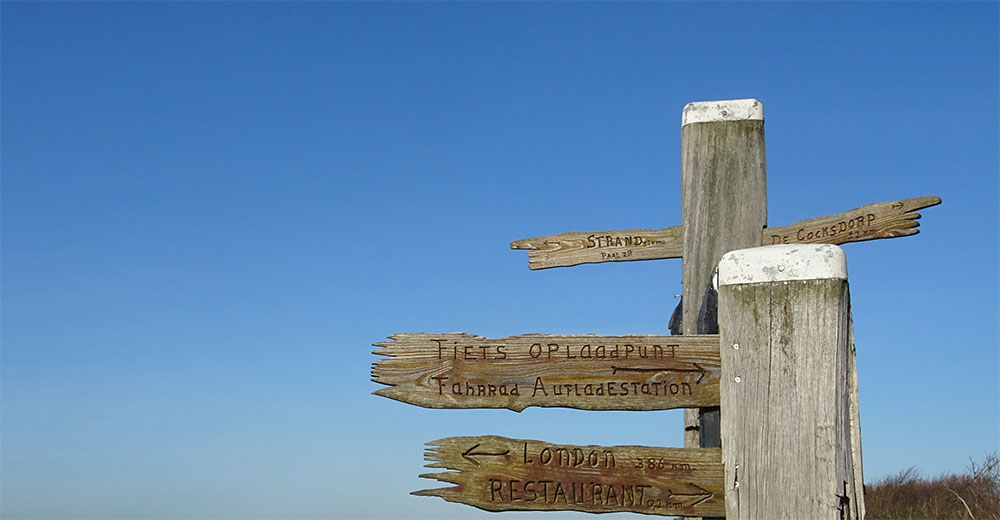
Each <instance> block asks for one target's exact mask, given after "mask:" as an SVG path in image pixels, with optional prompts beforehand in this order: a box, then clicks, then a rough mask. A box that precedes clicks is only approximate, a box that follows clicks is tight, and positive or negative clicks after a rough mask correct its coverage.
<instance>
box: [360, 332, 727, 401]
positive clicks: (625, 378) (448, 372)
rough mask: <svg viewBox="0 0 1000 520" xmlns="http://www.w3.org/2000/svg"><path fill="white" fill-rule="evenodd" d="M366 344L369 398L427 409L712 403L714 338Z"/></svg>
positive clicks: (405, 336)
mask: <svg viewBox="0 0 1000 520" xmlns="http://www.w3.org/2000/svg"><path fill="white" fill-rule="evenodd" d="M389 339H390V340H391V341H386V342H382V343H375V344H374V346H376V347H381V348H379V349H377V350H375V351H373V352H372V353H373V354H379V355H382V356H387V357H386V358H385V359H379V360H378V361H376V362H375V363H373V364H372V381H375V382H376V383H381V384H384V385H389V386H387V387H386V388H382V389H380V390H377V391H375V392H374V393H375V394H376V395H381V396H383V397H388V398H390V399H396V400H398V401H402V402H404V403H409V404H415V405H418V406H424V407H427V408H507V409H510V410H514V411H518V412H520V411H521V410H524V409H525V408H527V407H529V406H559V407H566V408H579V409H585V410H666V409H671V408H689V407H695V406H717V405H718V404H719V400H720V399H719V374H720V372H721V369H720V362H719V359H720V356H719V337H718V336H717V335H703V336H694V335H692V336H653V335H633V336H595V335H575V336H557V335H549V334H525V335H521V336H511V337H507V338H495V339H494V338H484V337H482V336H474V335H472V334H465V333H461V332H454V333H449V334H427V333H401V334H394V335H392V336H389Z"/></svg>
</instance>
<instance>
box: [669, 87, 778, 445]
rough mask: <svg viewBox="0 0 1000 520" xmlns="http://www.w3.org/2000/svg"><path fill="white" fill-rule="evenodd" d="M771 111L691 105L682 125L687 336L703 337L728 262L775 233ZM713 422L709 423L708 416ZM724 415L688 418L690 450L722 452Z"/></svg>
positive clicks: (752, 102)
mask: <svg viewBox="0 0 1000 520" xmlns="http://www.w3.org/2000/svg"><path fill="white" fill-rule="evenodd" d="M766 163H767V161H766V158H765V150H764V107H763V105H762V104H761V102H760V101H758V100H756V99H738V100H729V101H712V102H703V103H689V104H688V105H687V106H685V107H684V115H683V119H682V122H681V204H682V211H681V217H682V220H681V223H682V225H683V226H684V258H683V259H682V273H683V278H682V280H683V293H684V296H683V300H682V302H683V307H682V309H681V310H682V316H681V330H682V331H683V333H684V334H685V335H689V334H697V333H698V313H699V311H700V310H701V308H702V299H703V298H704V297H705V288H706V287H707V286H708V284H709V281H710V280H711V276H712V271H713V270H714V269H715V266H716V265H717V264H718V263H719V260H720V259H721V258H722V255H724V254H726V253H728V252H729V251H732V250H734V249H741V248H745V247H754V246H757V245H760V237H761V230H762V229H764V227H765V226H766V225H767V167H766ZM704 414H712V415H713V417H711V418H709V420H705V418H704V417H702V415H704ZM718 414H719V409H718V408H714V409H704V408H703V409H700V410H685V411H684V447H685V448H696V447H706V446H707V447H718V446H719V442H720V441H719V430H718V424H719V422H718V420H716V418H717V417H718Z"/></svg>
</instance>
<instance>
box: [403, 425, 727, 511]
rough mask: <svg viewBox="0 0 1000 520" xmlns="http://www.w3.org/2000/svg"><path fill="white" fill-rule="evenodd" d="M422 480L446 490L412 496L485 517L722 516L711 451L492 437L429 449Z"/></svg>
mask: <svg viewBox="0 0 1000 520" xmlns="http://www.w3.org/2000/svg"><path fill="white" fill-rule="evenodd" d="M428 446H429V447H428V449H427V453H426V455H425V457H424V458H425V459H426V460H428V461H430V464H428V465H427V467H429V468H444V469H448V470H452V471H448V472H445V473H435V474H425V475H421V477H424V478H432V479H437V480H440V481H443V482H449V483H451V484H455V486H453V487H445V488H438V489H425V490H422V491H415V492H414V493H413V494H414V495H421V496H438V497H441V498H443V499H445V500H448V501H450V502H460V503H463V504H468V505H471V506H475V507H478V508H480V509H485V510H487V511H511V510H533V511H555V510H572V511H586V512H591V513H609V512H622V511H632V512H636V513H646V514H655V515H667V516H724V515H725V514H726V509H725V504H724V501H723V500H724V496H725V493H724V490H723V469H722V458H721V457H722V454H721V450H720V449H718V448H697V449H690V448H689V449H684V448H649V447H643V446H610V447H604V446H569V445H557V444H551V443H547V442H541V441H531V440H519V439H508V438H505V437H497V436H482V437H448V438H446V439H441V440H437V441H433V442H430V443H428Z"/></svg>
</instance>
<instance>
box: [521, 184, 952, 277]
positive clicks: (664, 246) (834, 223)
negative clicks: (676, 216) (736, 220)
mask: <svg viewBox="0 0 1000 520" xmlns="http://www.w3.org/2000/svg"><path fill="white" fill-rule="evenodd" d="M940 203H941V199H940V198H938V197H915V198H912V199H905V200H896V201H889V202H876V203H874V204H868V205H867V206H861V207H860V208H855V209H852V210H850V211H845V212H844V213H839V214H837V215H829V216H825V217H816V218H811V219H808V220H803V221H801V222H796V223H795V224H792V225H790V226H780V227H772V228H766V229H764V230H763V233H762V236H761V245H764V246H769V245H776V244H845V243H848V242H861V241H864V240H875V239H879V238H895V237H904V236H910V235H915V234H917V233H919V232H920V230H919V229H917V227H918V226H919V225H920V223H919V222H917V219H919V218H920V214H919V213H914V212H915V211H916V210H918V209H923V208H927V207H930V206H936V205H938V204H940ZM683 243H684V231H683V228H682V227H681V226H674V227H669V228H664V229H652V230H651V229H629V230H622V231H596V232H592V233H591V232H570V233H560V234H557V235H548V236H543V237H536V238H525V239H521V240H515V241H513V242H511V243H510V247H511V249H527V250H528V267H530V268H531V269H546V268H549V267H568V266H573V265H579V264H588V263H601V262H623V261H632V260H657V259H663V258H680V257H681V256H682V254H683V252H684V251H683V250H684V247H683V245H684V244H683Z"/></svg>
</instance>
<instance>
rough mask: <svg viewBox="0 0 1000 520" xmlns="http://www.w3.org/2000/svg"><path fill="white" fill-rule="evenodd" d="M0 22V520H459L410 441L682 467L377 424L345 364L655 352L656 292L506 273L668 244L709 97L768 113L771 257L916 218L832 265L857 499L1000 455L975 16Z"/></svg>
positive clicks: (451, 419) (993, 268) (994, 288)
mask: <svg viewBox="0 0 1000 520" xmlns="http://www.w3.org/2000/svg"><path fill="white" fill-rule="evenodd" d="M0 15H2V35H0V44H2V162H0V166H2V357H0V361H2V401H0V402H2V451H0V456H2V459H0V463H2V475H0V476H2V494H0V504H2V505H0V513H2V516H3V517H4V518H57V517H63V518H68V517H73V518H106V517H128V518H179V517H183V518H208V517H211V518H230V517H232V518H236V517H238V518H279V517H280V518H305V517H309V518H400V517H411V518H443V517H453V518H472V517H482V516H487V514H486V513H483V512H480V511H479V510H476V509H473V508H470V507H467V506H462V505H456V504H448V503H445V502H444V501H442V500H440V499H436V498H422V497H413V496H410V495H408V493H409V492H410V491H413V490H415V489H420V488H422V487H425V486H427V485H432V486H433V485H434V484H435V483H433V482H431V481H424V480H422V479H419V478H417V475H418V474H419V473H421V472H423V471H424V468H423V467H422V464H423V460H422V449H423V443H424V442H426V441H429V440H432V439H437V438H440V437H445V436H452V435H478V434H499V435H506V436H510V437H518V438H534V439H541V440H547V441H552V442H561V443H577V444H611V445H613V444H644V445H660V446H680V445H681V443H682V441H681V419H680V412H679V411H664V412H632V413H628V412H584V411H576V410H557V409H529V410H526V411H525V412H523V413H521V414H516V413H514V412H510V411H505V410H446V411H443V410H427V409H422V408H417V407H413V406H409V405H404V404H401V403H398V402H395V401H389V400H387V399H383V398H379V397H375V396H372V395H371V392H372V391H374V390H375V389H376V388H378V385H376V384H375V383H372V382H370V381H369V365H370V363H371V362H372V361H373V360H374V357H375V356H373V355H371V354H370V351H371V347H370V344H371V343H372V342H376V341H380V340H382V339H383V338H384V337H385V336H387V335H389V334H392V333H394V332H450V331H465V332H470V333H476V334H481V335H485V336H493V337H497V336H506V335H513V334H518V333H526V332H548V333H567V334H574V333H598V334H628V333H665V331H666V329H667V327H666V324H667V318H668V317H669V315H670V312H671V311H672V310H673V307H674V305H675V304H676V300H675V299H674V298H673V295H674V294H676V293H679V292H680V290H681V289H680V281H681V271H680V270H681V264H680V261H679V260H661V261H648V262H632V263H621V264H604V265H588V266H579V267H574V268H568V269H551V270H547V271H539V272H532V271H529V270H528V268H527V257H526V255H525V254H524V253H523V252H514V251H510V250H508V249H507V244H508V242H510V241H511V240H513V239H517V238H524V237H529V236H537V235H543V234H549V233H556V232H561V231H572V230H603V229H624V228H632V227H650V228H656V227H666V226H671V225H676V224H679V223H680V213H681V210H680V173H679V171H680V157H679V149H680V118H681V109H682V108H683V107H684V105H685V104H686V103H688V102H691V101H702V100H718V99H732V98H746V97H756V98H758V99H760V100H762V101H763V103H764V106H765V114H766V121H767V122H766V132H767V161H768V172H767V173H768V192H769V207H768V212H769V223H770V224H772V225H783V224H789V223H792V222H794V221H797V220H801V219H805V218H809V217H814V216H819V215H826V214H832V213H838V212H841V211H844V210H847V209H851V208H854V207H857V206H860V205H863V204H867V203H870V202H877V201H883V200H892V199H898V198H906V197H914V196H920V195H939V196H941V197H942V198H943V199H944V202H943V204H942V205H941V206H938V207H935V208H930V209H927V210H925V211H924V212H923V214H924V218H923V220H922V228H921V229H922V230H923V231H922V233H921V234H920V235H917V236H916V237H911V238H903V239H896V240H882V241H875V242H865V243H856V244H848V245H846V246H844V249H845V251H846V252H847V256H848V266H849V273H850V282H851V290H852V301H853V310H854V319H855V334H856V338H857V345H858V362H859V367H860V378H861V382H860V385H861V393H860V399H861V414H862V432H863V443H864V457H865V458H864V462H865V467H864V470H865V474H866V476H867V478H868V480H869V481H870V480H872V479H874V478H877V477H880V476H884V475H886V474H889V473H894V472H896V471H898V470H901V469H904V468H907V467H909V466H913V465H915V466H917V467H918V468H919V469H920V470H921V471H923V472H924V473H925V474H929V475H935V474H938V473H940V472H945V471H961V470H963V468H964V467H965V466H966V465H967V463H968V459H969V457H974V458H976V459H977V460H981V458H982V456H983V455H984V454H986V453H988V452H991V451H993V450H996V449H997V448H998V444H1000V436H998V415H1000V387H998V379H1000V363H998V349H1000V347H998V329H1000V327H998V315H1000V309H998V293H1000V282H998V236H1000V229H998V224H1000V217H998V176H1000V173H998V171H1000V164H998V142H1000V135H998V127H1000V123H998V114H1000V108H998V98H1000V87H998V81H1000V80H998V63H1000V56H998V48H1000V41H998V18H1000V15H998V4H997V3H996V2H984V3H971V4H958V3H918V4H910V3H878V4H866V3H849V4H838V3H802V4H799V3H792V4H786V3H766V4H753V3H738V4H732V3H709V4H689V3H615V4H605V3H585V4H567V3H545V4H534V3H503V4H491V3H490V4H480V3H476V4H459V3H441V4H438V3H412V4H398V3H377V4H375V3H372V4H358V3H311V4H299V3H61V2H60V3H34V2H32V3H13V2H3V3H2V6H0ZM790 419H791V418H790ZM521 516H522V515H519V514H513V513H512V514H506V515H503V518H520V517H521ZM529 516H530V515H529ZM543 516H544V517H545V518H563V517H565V518H577V517H578V516H579V515H578V514H565V515H562V516H560V514H555V515H543ZM588 518H589V517H588Z"/></svg>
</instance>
